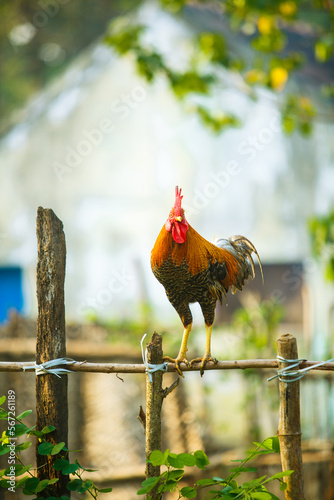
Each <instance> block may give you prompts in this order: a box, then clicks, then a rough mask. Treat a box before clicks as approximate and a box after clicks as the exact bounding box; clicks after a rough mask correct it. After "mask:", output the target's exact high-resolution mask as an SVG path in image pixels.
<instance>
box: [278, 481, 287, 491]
mask: <svg viewBox="0 0 334 500" xmlns="http://www.w3.org/2000/svg"><path fill="white" fill-rule="evenodd" d="M287 487H288V485H287V483H284V482H283V481H282V482H281V483H280V485H279V489H280V490H281V491H285V490H286V489H287Z"/></svg>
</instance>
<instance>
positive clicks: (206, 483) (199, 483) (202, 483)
mask: <svg viewBox="0 0 334 500" xmlns="http://www.w3.org/2000/svg"><path fill="white" fill-rule="evenodd" d="M220 481H223V479H221V480H220ZM195 484H196V486H209V485H213V484H217V481H216V480H215V478H213V479H209V478H208V479H199V480H198V481H196V483H195Z"/></svg>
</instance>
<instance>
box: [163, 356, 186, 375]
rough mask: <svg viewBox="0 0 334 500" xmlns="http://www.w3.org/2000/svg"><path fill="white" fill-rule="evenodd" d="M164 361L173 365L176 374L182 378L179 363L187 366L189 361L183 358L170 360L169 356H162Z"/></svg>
mask: <svg viewBox="0 0 334 500" xmlns="http://www.w3.org/2000/svg"><path fill="white" fill-rule="evenodd" d="M163 360H164V361H169V362H170V363H175V368H176V371H177V372H178V374H179V375H180V376H181V377H183V378H184V375H183V372H182V370H181V368H180V363H184V364H185V365H186V366H189V365H190V363H189V361H188V360H187V358H185V357H179V356H178V357H177V358H175V359H174V358H170V357H169V356H164V358H163Z"/></svg>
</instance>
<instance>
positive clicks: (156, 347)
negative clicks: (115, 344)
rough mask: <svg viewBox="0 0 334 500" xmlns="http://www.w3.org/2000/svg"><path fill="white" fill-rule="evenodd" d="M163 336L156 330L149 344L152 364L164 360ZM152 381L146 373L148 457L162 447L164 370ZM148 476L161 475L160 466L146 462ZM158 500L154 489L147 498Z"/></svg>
mask: <svg viewBox="0 0 334 500" xmlns="http://www.w3.org/2000/svg"><path fill="white" fill-rule="evenodd" d="M162 358H163V352H162V337H161V335H159V334H158V333H156V332H154V333H153V336H152V338H151V341H150V342H149V343H148V344H147V362H148V363H151V364H160V363H162V362H163V359H162ZM151 376H152V382H150V379H149V376H148V374H147V375H146V432H145V440H146V459H148V458H149V456H150V454H151V452H152V451H154V450H160V449H161V407H162V401H163V398H164V392H163V389H162V377H163V373H162V371H156V372H154V373H152V374H151ZM145 475H146V478H149V477H154V476H159V475H160V467H159V466H153V465H152V464H150V463H146V470H145ZM148 497H150V498H152V500H158V498H159V497H158V493H157V492H156V491H155V489H153V490H152V491H151V492H150V493H149V494H147V495H146V498H148Z"/></svg>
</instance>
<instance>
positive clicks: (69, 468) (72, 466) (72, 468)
mask: <svg viewBox="0 0 334 500" xmlns="http://www.w3.org/2000/svg"><path fill="white" fill-rule="evenodd" d="M78 469H79V465H77V464H68V465H66V467H64V468H63V469H62V473H63V474H65V475H67V474H72V473H73V472H75V471H76V470H78Z"/></svg>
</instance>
